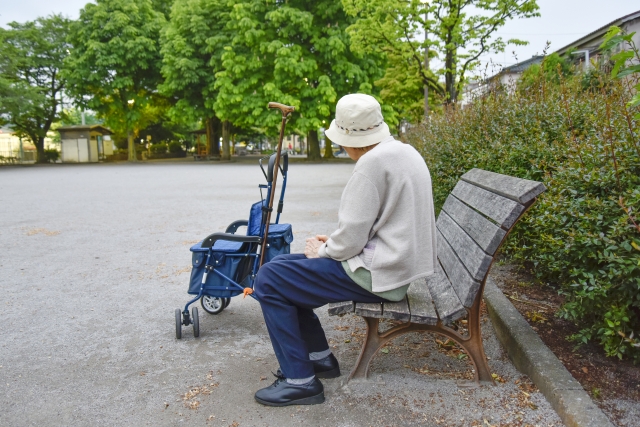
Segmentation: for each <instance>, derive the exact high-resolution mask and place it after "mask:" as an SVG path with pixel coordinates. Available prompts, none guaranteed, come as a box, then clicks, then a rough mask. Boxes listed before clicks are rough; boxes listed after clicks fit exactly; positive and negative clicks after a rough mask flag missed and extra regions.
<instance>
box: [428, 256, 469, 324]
mask: <svg viewBox="0 0 640 427" xmlns="http://www.w3.org/2000/svg"><path fill="white" fill-rule="evenodd" d="M427 287H428V288H429V293H430V294H431V296H432V297H433V303H434V304H435V306H436V311H437V312H438V317H439V318H440V320H442V321H443V322H444V323H449V322H452V321H454V320H457V319H459V318H461V317H463V316H464V315H465V314H467V310H465V308H464V307H463V306H462V303H461V302H460V298H458V294H457V293H456V291H455V289H453V286H452V285H451V282H450V281H449V279H448V278H447V276H446V275H445V274H444V271H442V267H441V266H440V265H439V264H438V265H437V266H436V272H435V274H434V275H433V276H431V277H428V278H427Z"/></svg>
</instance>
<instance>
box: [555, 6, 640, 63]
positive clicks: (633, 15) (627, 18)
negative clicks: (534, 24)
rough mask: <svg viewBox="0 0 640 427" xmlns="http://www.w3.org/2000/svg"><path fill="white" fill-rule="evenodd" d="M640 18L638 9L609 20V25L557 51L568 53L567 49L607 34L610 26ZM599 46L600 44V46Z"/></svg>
mask: <svg viewBox="0 0 640 427" xmlns="http://www.w3.org/2000/svg"><path fill="white" fill-rule="evenodd" d="M638 18H640V10H638V11H637V12H633V13H630V14H628V15H625V16H623V17H622V18H618V19H616V20H614V21H611V22H609V23H608V24H607V25H603V26H602V27H600V28H598V29H597V30H595V31H592V32H591V33H589V34H587V35H586V36H584V37H581V38H579V39H578V40H575V41H573V42H571V43H569V44H568V45H566V46H565V47H563V48H561V49H558V50H557V51H556V52H557V53H559V54H560V55H562V54H565V53H567V51H569V50H571V49H573V48H575V47H578V46H581V45H583V44H585V43H588V42H590V41H592V40H595V39H597V38H598V37H602V36H603V35H605V34H606V32H607V31H609V27H611V26H612V25H616V26H618V27H619V26H621V25H623V24H624V23H626V22H629V21H633V20H634V19H638ZM598 47H599V46H598Z"/></svg>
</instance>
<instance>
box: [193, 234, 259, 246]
mask: <svg viewBox="0 0 640 427" xmlns="http://www.w3.org/2000/svg"><path fill="white" fill-rule="evenodd" d="M218 240H226V241H229V242H242V243H260V242H261V239H260V237H259V236H236V235H235V234H229V233H213V234H210V235H208V236H207V237H206V238H205V239H204V240H203V241H202V245H200V246H201V247H203V248H210V247H212V246H213V245H214V244H215V243H216V242H217V241H218Z"/></svg>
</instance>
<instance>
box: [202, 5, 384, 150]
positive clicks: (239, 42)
mask: <svg viewBox="0 0 640 427" xmlns="http://www.w3.org/2000/svg"><path fill="white" fill-rule="evenodd" d="M353 22H354V19H353V18H351V17H348V16H346V15H345V13H344V11H343V8H342V4H341V3H340V0H319V1H316V2H308V1H303V0H290V1H288V2H280V1H274V0H269V1H264V0H246V1H243V2H234V3H233V6H232V7H231V12H230V14H229V21H228V23H227V27H226V28H227V30H228V31H231V32H232V33H233V34H234V37H233V40H232V43H231V44H230V45H227V46H225V47H224V53H223V55H222V67H223V70H222V71H220V72H218V73H217V74H216V83H215V88H216V89H217V90H218V96H217V98H216V100H215V104H214V109H216V111H217V114H218V115H219V117H220V118H221V119H226V120H229V121H231V122H232V123H233V124H234V125H235V126H239V127H243V128H251V127H259V128H261V129H263V131H264V132H265V133H266V134H267V135H276V134H277V132H278V131H279V127H280V126H279V125H280V120H281V117H280V115H279V114H276V113H275V112H273V111H268V110H267V109H266V108H265V107H266V105H267V104H268V102H269V101H274V100H277V101H278V102H282V103H285V104H288V105H293V106H295V107H296V112H295V113H293V114H292V116H291V119H290V121H289V124H288V129H289V130H290V131H291V132H293V133H296V134H301V135H307V138H308V140H309V142H310V153H311V156H310V157H311V158H314V157H316V156H317V157H316V158H319V156H320V150H319V145H318V138H317V129H319V128H320V127H327V126H328V124H329V121H330V120H331V119H332V118H333V114H334V110H335V103H336V101H337V99H338V98H339V97H341V96H343V95H345V94H347V93H353V92H364V93H372V92H373V82H374V80H375V79H377V78H379V77H381V69H380V65H381V64H380V62H379V61H380V58H379V55H377V54H370V55H366V56H359V55H355V54H354V53H353V52H352V51H351V49H350V47H349V46H350V40H349V36H348V35H347V33H346V28H347V26H348V25H350V24H351V23H353ZM385 112H386V113H391V112H392V110H390V109H389V108H388V106H385ZM389 118H390V119H391V121H393V117H389Z"/></svg>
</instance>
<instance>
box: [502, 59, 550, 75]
mask: <svg viewBox="0 0 640 427" xmlns="http://www.w3.org/2000/svg"><path fill="white" fill-rule="evenodd" d="M543 59H544V55H534V56H532V57H531V58H529V59H527V60H525V61H521V62H518V63H517V64H513V65H509V66H508V67H504V68H503V69H502V71H500V72H499V73H498V74H506V73H522V72H523V71H524V70H526V69H527V68H529V67H531V66H532V65H533V64H539V63H541V62H542V60H543Z"/></svg>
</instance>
